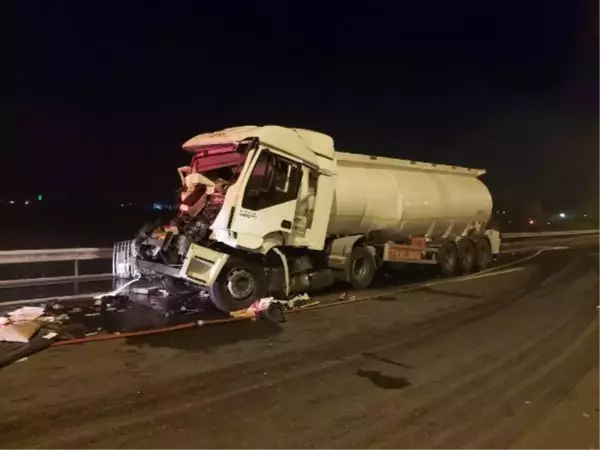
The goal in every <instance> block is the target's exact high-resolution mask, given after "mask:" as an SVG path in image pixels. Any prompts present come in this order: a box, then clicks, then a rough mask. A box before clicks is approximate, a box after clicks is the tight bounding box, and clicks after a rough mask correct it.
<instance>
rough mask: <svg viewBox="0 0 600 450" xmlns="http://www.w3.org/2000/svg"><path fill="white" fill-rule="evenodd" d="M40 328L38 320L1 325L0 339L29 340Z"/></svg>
mask: <svg viewBox="0 0 600 450" xmlns="http://www.w3.org/2000/svg"><path fill="white" fill-rule="evenodd" d="M39 329H40V324H39V323H38V322H33V321H29V322H17V323H11V324H8V325H5V326H3V327H0V341H8V342H23V343H25V342H29V339H31V337H32V336H33V335H34V334H35V333H37V331H38V330H39Z"/></svg>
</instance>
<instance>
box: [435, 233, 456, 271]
mask: <svg viewBox="0 0 600 450" xmlns="http://www.w3.org/2000/svg"><path fill="white" fill-rule="evenodd" d="M457 261H458V256H457V251H456V244H454V242H451V241H447V242H444V244H442V247H441V248H440V251H439V253H438V264H439V266H440V272H442V275H444V276H445V277H451V276H452V275H454V273H455V272H456V266H457Z"/></svg>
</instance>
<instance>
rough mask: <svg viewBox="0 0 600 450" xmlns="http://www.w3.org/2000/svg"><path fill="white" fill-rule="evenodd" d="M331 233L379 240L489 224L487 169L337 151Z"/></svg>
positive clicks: (443, 233)
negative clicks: (370, 237) (364, 234)
mask: <svg viewBox="0 0 600 450" xmlns="http://www.w3.org/2000/svg"><path fill="white" fill-rule="evenodd" d="M336 160H337V171H336V180H335V193H334V198H333V205H332V209H331V215H330V219H329V227H328V234H329V235H339V234H363V233H371V235H372V236H373V237H374V238H375V239H376V240H381V241H388V240H393V241H396V242H399V241H403V240H406V239H408V238H410V237H418V236H425V235H427V236H430V237H432V238H437V237H441V236H448V235H460V234H461V233H463V232H464V231H465V230H466V229H467V228H469V227H472V226H474V225H476V224H479V225H481V226H485V224H486V223H487V221H488V220H489V218H490V216H491V214H492V197H491V195H490V192H489V190H488V189H487V187H486V186H485V185H484V184H483V183H482V182H481V181H480V180H479V179H478V178H477V177H478V176H480V175H482V174H483V173H485V172H484V171H483V170H477V169H467V168H462V167H453V166H444V165H436V164H429V163H421V162H414V161H404V160H398V159H391V158H381V157H374V156H367V155H355V154H350V153H339V152H336Z"/></svg>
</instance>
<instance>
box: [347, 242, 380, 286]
mask: <svg viewBox="0 0 600 450" xmlns="http://www.w3.org/2000/svg"><path fill="white" fill-rule="evenodd" d="M375 272H376V267H375V258H374V257H373V255H372V254H371V252H370V251H369V250H368V249H367V248H366V247H360V246H359V247H354V248H353V249H352V253H351V254H350V257H349V258H348V261H347V263H346V280H347V281H348V283H350V284H351V285H352V287H353V288H354V289H366V288H368V287H369V286H370V285H371V283H372V282H373V278H374V277H375Z"/></svg>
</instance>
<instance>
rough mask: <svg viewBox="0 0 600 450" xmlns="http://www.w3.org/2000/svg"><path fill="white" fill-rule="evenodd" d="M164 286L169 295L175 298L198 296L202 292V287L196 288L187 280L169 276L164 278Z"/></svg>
mask: <svg viewBox="0 0 600 450" xmlns="http://www.w3.org/2000/svg"><path fill="white" fill-rule="evenodd" d="M162 285H163V287H164V288H165V290H166V291H167V292H168V293H169V294H171V295H174V296H175V297H188V296H190V295H196V294H198V293H199V292H200V290H201V288H200V286H198V287H196V286H194V285H192V284H191V283H188V282H187V281H185V280H181V279H179V278H173V277H170V276H168V275H165V276H164V277H163V279H162Z"/></svg>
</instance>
